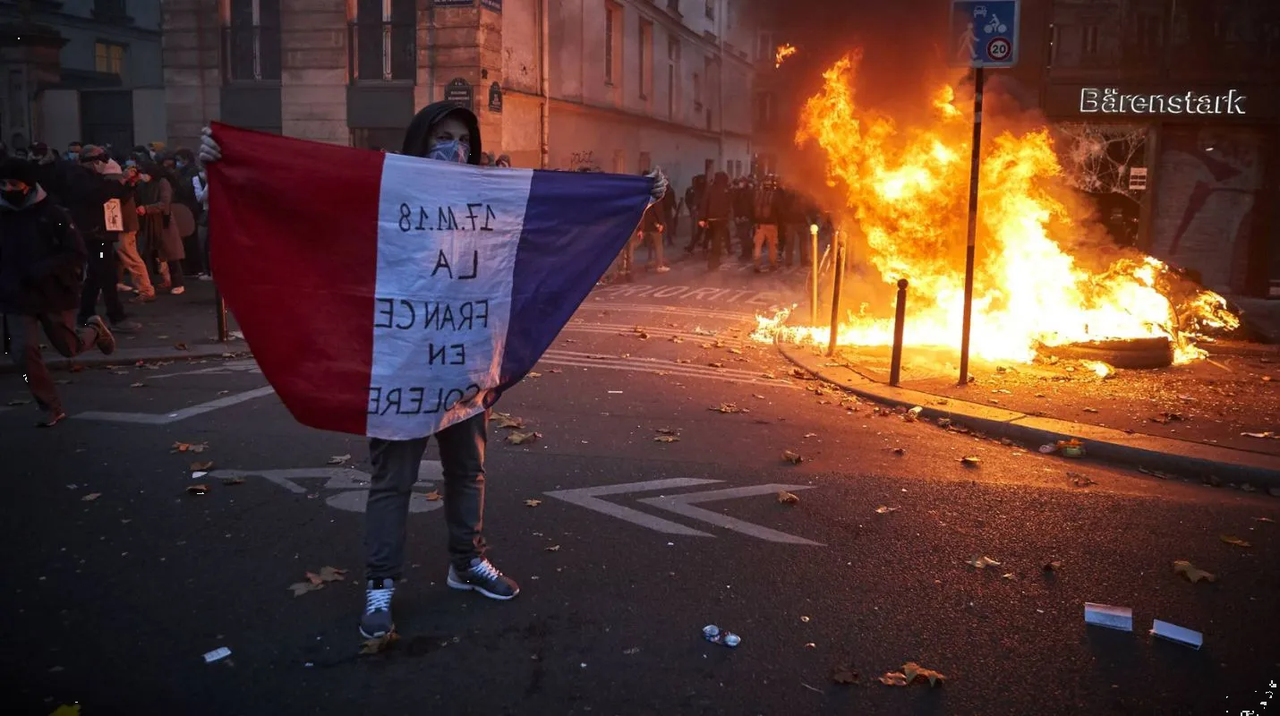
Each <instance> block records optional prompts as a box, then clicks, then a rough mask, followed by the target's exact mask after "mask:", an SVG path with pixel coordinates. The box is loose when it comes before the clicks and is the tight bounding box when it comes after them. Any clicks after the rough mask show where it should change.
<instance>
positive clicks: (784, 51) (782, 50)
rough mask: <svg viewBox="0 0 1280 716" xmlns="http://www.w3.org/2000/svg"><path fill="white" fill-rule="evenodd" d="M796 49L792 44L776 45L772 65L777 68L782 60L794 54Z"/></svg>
mask: <svg viewBox="0 0 1280 716" xmlns="http://www.w3.org/2000/svg"><path fill="white" fill-rule="evenodd" d="M796 52H797V50H796V48H795V47H794V46H792V45H778V49H777V50H775V51H774V53H773V66H774V68H775V69H776V68H778V67H781V66H782V61H783V60H785V59H787V58H788V57H790V56H792V55H794V54H796Z"/></svg>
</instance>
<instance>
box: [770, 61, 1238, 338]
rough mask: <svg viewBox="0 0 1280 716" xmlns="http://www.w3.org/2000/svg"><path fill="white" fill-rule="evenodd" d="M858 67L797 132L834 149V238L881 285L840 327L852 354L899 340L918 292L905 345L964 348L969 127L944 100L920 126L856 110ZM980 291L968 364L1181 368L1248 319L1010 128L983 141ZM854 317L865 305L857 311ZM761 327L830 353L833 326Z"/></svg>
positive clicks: (944, 94) (945, 96)
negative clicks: (1131, 231) (1120, 223)
mask: <svg viewBox="0 0 1280 716" xmlns="http://www.w3.org/2000/svg"><path fill="white" fill-rule="evenodd" d="M860 59H861V56H860V54H858V55H854V56H853V57H851V58H849V57H847V58H845V59H843V60H841V61H840V62H838V63H837V64H836V65H835V66H834V67H832V68H831V69H830V70H828V71H827V72H826V73H825V74H824V86H823V91H822V92H821V93H820V94H818V95H816V96H814V97H812V98H810V99H809V101H808V102H807V104H806V106H805V109H804V112H803V115H802V118H801V126H800V128H799V130H798V132H797V135H796V141H797V143H798V144H800V145H802V146H803V145H805V144H808V143H811V142H812V143H816V144H817V145H818V146H819V147H821V148H822V149H823V150H825V153H826V156H827V161H826V169H827V184H828V186H829V187H831V188H832V189H834V190H835V191H837V192H839V193H840V195H841V196H842V197H843V198H845V199H846V206H844V207H839V208H838V209H835V210H834V211H833V213H834V214H835V216H836V217H837V225H838V226H840V227H842V228H843V229H844V230H846V231H847V232H848V235H849V236H850V240H851V241H860V242H865V245H862V246H857V247H855V248H854V253H855V255H856V256H858V257H859V259H860V260H861V261H863V262H867V263H869V264H870V265H871V268H873V269H874V272H875V273H878V277H876V276H872V277H870V279H869V280H870V282H871V283H873V284H874V282H875V279H876V278H878V279H881V280H883V282H884V285H883V286H877V285H873V286H862V287H859V288H861V289H862V291H863V292H865V294H866V295H865V297H864V300H866V301H868V303H863V304H862V305H861V308H860V310H858V311H857V312H852V311H851V312H850V313H849V314H848V315H847V317H846V319H845V320H844V322H842V324H841V325H840V327H839V342H840V344H842V345H863V346H867V345H888V344H890V343H892V338H893V321H892V319H891V315H892V311H893V300H894V290H893V289H892V288H891V286H892V285H893V284H894V283H895V282H897V280H898V279H900V278H906V279H908V280H909V281H910V282H911V296H910V299H909V300H908V302H907V307H908V308H907V320H906V336H907V338H906V343H907V344H908V345H916V346H955V345H957V344H958V343H959V337H960V325H961V315H962V310H963V299H964V245H963V244H964V241H963V237H964V236H965V221H966V220H967V197H968V174H969V154H970V151H969V144H970V142H971V124H970V118H969V117H968V116H967V115H966V114H965V113H962V112H961V111H960V110H959V109H958V108H957V107H956V106H955V104H954V101H955V92H954V90H953V89H952V88H951V87H949V86H948V87H944V88H943V89H942V90H941V91H940V92H938V93H937V95H936V96H935V99H934V102H933V108H932V110H933V120H932V121H931V122H929V123H927V124H926V126H913V127H905V126H900V125H899V124H898V123H897V122H895V121H894V120H893V119H891V118H889V117H886V116H883V115H881V114H878V113H876V112H875V111H873V110H869V109H866V108H863V107H859V106H858V104H857V102H856V93H855V91H854V79H855V76H856V73H857V69H858V64H859V62H860ZM984 148H985V151H984V156H983V159H982V170H981V183H980V189H981V193H980V200H979V201H980V211H979V216H978V222H979V224H978V253H977V266H976V274H975V280H974V305H973V315H974V320H973V354H974V355H975V356H978V357H981V358H984V359H987V360H992V361H1016V362H1030V361H1031V360H1033V359H1034V358H1035V356H1036V354H1037V351H1042V350H1044V349H1045V348H1049V347H1054V346H1065V345H1068V344H1075V343H1082V342H1089V341H1114V340H1126V339H1139V338H1160V337H1167V338H1168V339H1169V341H1170V343H1171V344H1172V345H1173V348H1174V352H1175V360H1176V361H1177V362H1186V361H1189V360H1194V359H1196V358H1198V357H1202V356H1203V355H1204V352H1203V351H1202V350H1200V349H1198V348H1196V347H1195V342H1196V341H1197V340H1203V338H1204V337H1205V336H1206V335H1208V334H1209V333H1211V332H1213V331H1224V330H1225V331H1229V330H1233V329H1234V328H1236V327H1237V326H1238V325H1239V321H1238V319H1237V317H1236V316H1234V315H1233V314H1232V313H1231V312H1230V311H1229V310H1228V308H1227V303H1226V301H1225V300H1224V299H1223V298H1222V297H1221V296H1219V295H1217V294H1215V293H1212V292H1210V291H1205V290H1202V289H1200V288H1199V287H1197V286H1195V285H1194V284H1193V283H1192V282H1190V281H1188V280H1186V279H1184V278H1182V277H1181V276H1180V275H1178V274H1177V272H1175V271H1174V270H1172V269H1171V268H1170V267H1168V266H1166V265H1165V264H1164V263H1162V262H1161V261H1159V260H1157V259H1155V258H1152V257H1150V256H1145V255H1143V254H1141V253H1139V252H1136V251H1133V250H1130V249H1121V248H1118V247H1116V246H1115V245H1114V243H1112V242H1110V241H1109V240H1108V239H1107V238H1106V237H1105V236H1104V235H1102V234H1101V231H1102V230H1101V228H1100V227H1099V226H1097V225H1096V223H1094V222H1093V221H1092V219H1091V218H1090V215H1091V211H1090V210H1089V209H1088V208H1086V207H1084V206H1083V205H1079V203H1078V202H1079V199H1078V198H1077V197H1076V196H1075V195H1073V194H1072V193H1071V192H1070V189H1069V188H1068V187H1067V186H1066V182H1065V181H1064V177H1063V170H1062V167H1061V165H1060V163H1059V161H1058V158H1057V156H1056V155H1055V154H1054V147H1053V142H1052V139H1051V138H1050V135H1049V131H1048V130H1047V129H1045V128H1041V129H1037V130H1033V131H1029V132H1025V133H1018V132H1015V131H1010V130H1006V131H1002V132H1000V133H998V134H997V135H996V136H995V137H994V138H992V139H990V140H988V141H986V142H984ZM851 305H857V302H855V303H853V304H851ZM785 318H786V316H785V315H781V314H780V315H778V316H773V317H769V318H765V317H761V318H760V326H759V330H757V332H756V334H755V337H756V338H757V339H758V340H770V341H771V340H773V339H774V338H779V339H781V340H786V341H793V342H813V343H817V344H825V343H826V342H827V339H828V328H826V327H822V328H819V327H784V321H785Z"/></svg>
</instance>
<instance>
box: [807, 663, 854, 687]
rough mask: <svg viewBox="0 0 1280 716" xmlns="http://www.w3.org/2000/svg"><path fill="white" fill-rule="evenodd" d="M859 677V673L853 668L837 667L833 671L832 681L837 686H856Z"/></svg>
mask: <svg viewBox="0 0 1280 716" xmlns="http://www.w3.org/2000/svg"><path fill="white" fill-rule="evenodd" d="M858 677H859V674H858V672H857V671H856V670H854V668H853V667H852V666H837V667H835V668H833V669H832V670H831V680H832V681H833V682H835V683H837V684H844V685H848V684H856V683H858ZM814 690H815V691H817V689H814Z"/></svg>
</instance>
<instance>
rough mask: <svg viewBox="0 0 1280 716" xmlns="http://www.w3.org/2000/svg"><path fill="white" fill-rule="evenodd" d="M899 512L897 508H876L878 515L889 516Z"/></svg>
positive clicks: (883, 506)
mask: <svg viewBox="0 0 1280 716" xmlns="http://www.w3.org/2000/svg"><path fill="white" fill-rule="evenodd" d="M897 511H898V508H897V507H887V506H885V505H880V506H879V507H877V508H876V514H877V515H887V514H889V513H890V512H897Z"/></svg>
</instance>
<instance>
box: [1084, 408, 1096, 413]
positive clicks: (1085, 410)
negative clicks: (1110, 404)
mask: <svg viewBox="0 0 1280 716" xmlns="http://www.w3.org/2000/svg"><path fill="white" fill-rule="evenodd" d="M1084 412H1086V413H1096V412H1098V409H1097V408H1084Z"/></svg>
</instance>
